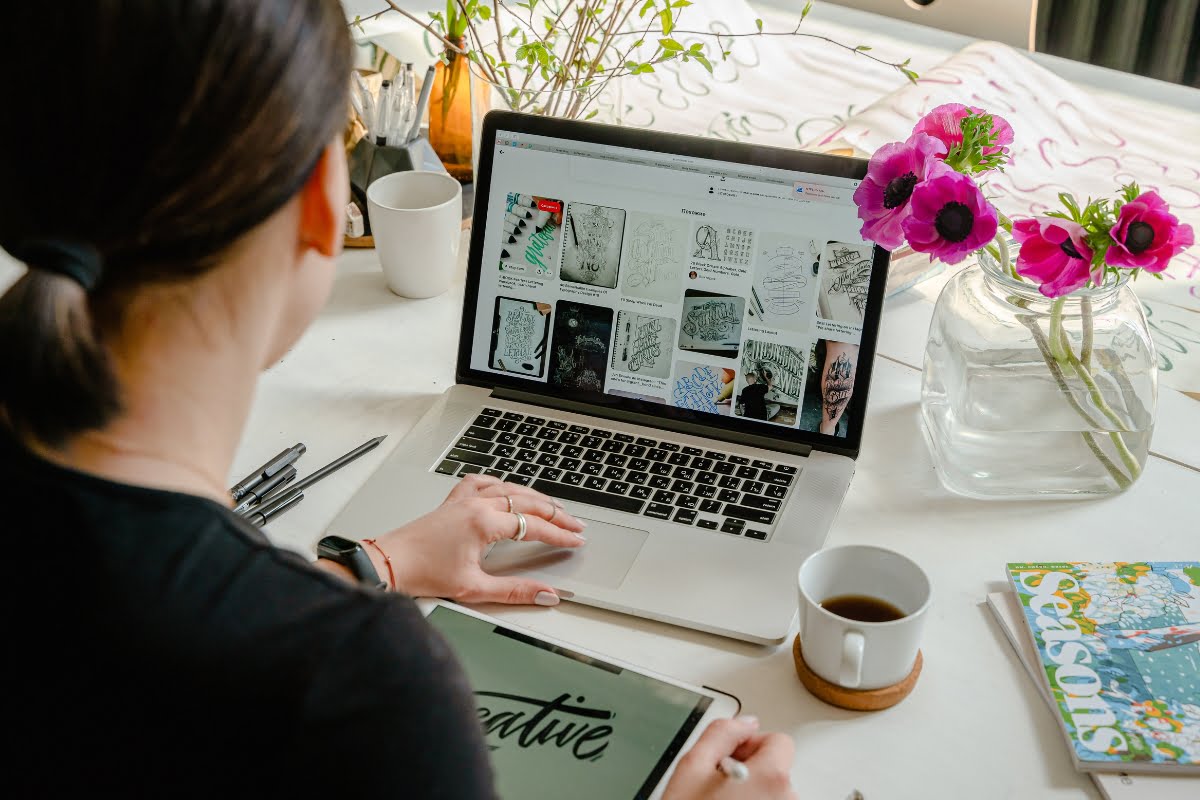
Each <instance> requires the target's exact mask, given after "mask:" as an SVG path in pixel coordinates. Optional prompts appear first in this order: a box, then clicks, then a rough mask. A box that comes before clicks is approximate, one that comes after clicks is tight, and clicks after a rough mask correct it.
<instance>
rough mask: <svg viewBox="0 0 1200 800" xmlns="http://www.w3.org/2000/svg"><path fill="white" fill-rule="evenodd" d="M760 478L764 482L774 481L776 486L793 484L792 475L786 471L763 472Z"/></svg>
mask: <svg viewBox="0 0 1200 800" xmlns="http://www.w3.org/2000/svg"><path fill="white" fill-rule="evenodd" d="M758 479H759V480H760V481H762V482H763V483H772V484H774V485H776V486H791V485H792V476H791V475H788V474H787V473H786V472H763V473H762V474H761V475H759V476H758Z"/></svg>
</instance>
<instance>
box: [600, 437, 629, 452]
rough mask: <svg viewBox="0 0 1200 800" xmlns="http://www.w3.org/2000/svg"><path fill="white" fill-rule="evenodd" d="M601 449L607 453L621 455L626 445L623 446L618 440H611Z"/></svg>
mask: <svg viewBox="0 0 1200 800" xmlns="http://www.w3.org/2000/svg"><path fill="white" fill-rule="evenodd" d="M600 449H601V450H603V451H604V452H606V453H619V452H621V451H622V450H624V449H625V445H623V444H621V443H620V442H618V441H617V440H616V439H609V440H608V441H607V442H605V443H604V444H602V445H601V446H600Z"/></svg>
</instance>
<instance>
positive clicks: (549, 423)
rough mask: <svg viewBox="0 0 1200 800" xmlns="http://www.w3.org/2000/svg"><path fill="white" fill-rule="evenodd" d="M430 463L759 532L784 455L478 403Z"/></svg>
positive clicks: (782, 479) (786, 478) (648, 512)
mask: <svg viewBox="0 0 1200 800" xmlns="http://www.w3.org/2000/svg"><path fill="white" fill-rule="evenodd" d="M433 471H434V472H439V473H441V474H443V475H453V476H456V477H462V476H463V475H470V474H472V473H477V472H479V473H483V474H485V475H494V476H495V477H497V478H501V479H503V480H505V481H508V482H509V483H516V484H521V485H522V486H531V487H533V488H534V489H537V490H538V491H539V492H542V493H543V494H548V495H550V496H552V497H558V498H561V499H563V500H567V501H571V502H577V503H587V504H589V505H594V506H600V507H602V508H611V509H614V510H616V511H624V512H627V513H630V514H638V515H642V516H646V517H651V518H653V519H659V520H667V521H670V522H675V523H678V524H680V525H688V526H691V527H695V528H701V529H706V530H713V531H718V532H720V533H725V534H731V535H734V536H740V537H743V538H745V539H750V540H755V541H766V540H767V537H768V535H769V532H770V528H771V526H772V525H774V523H775V519H776V517H777V516H778V514H779V511H780V509H782V508H783V504H784V502H785V501H786V500H787V495H788V492H789V491H791V487H792V484H793V482H794V480H795V478H796V475H797V471H796V468H795V467H793V466H789V465H787V464H775V463H773V462H770V461H764V460H761V459H749V458H746V457H744V456H738V455H733V454H731V453H725V452H722V451H720V450H708V449H702V448H699V447H691V446H687V445H681V444H678V443H675V442H671V441H668V440H662V439H650V438H647V437H643V436H637V437H635V436H631V435H629V434H626V433H618V432H616V431H610V430H606V429H604V428H593V427H590V426H587V425H571V424H568V423H566V422H562V421H561V420H556V419H548V418H545V417H538V416H531V415H525V414H519V413H516V412H513V411H501V410H499V409H495V408H485V409H483V412H482V413H481V414H480V415H479V416H478V417H476V418H475V420H474V421H473V422H472V423H471V424H470V425H468V426H467V427H466V429H465V430H464V431H462V433H461V434H460V435H459V438H458V439H457V441H456V443H455V444H454V446H452V447H450V448H449V449H448V450H447V452H446V453H445V455H444V456H443V457H442V459H441V460H440V461H439V462H438V463H437V464H435V465H434V466H433Z"/></svg>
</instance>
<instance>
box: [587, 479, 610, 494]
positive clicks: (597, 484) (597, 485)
mask: <svg viewBox="0 0 1200 800" xmlns="http://www.w3.org/2000/svg"><path fill="white" fill-rule="evenodd" d="M606 483H608V481H606V480H604V478H601V477H599V476H593V477H591V478H588V479H586V480H585V481H584V482H583V488H585V489H595V490H596V491H600V490H601V489H603V488H604V484H606Z"/></svg>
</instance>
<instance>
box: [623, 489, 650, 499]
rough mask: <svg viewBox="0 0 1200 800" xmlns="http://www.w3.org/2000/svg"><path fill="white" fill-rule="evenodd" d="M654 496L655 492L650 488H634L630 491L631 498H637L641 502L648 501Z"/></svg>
mask: <svg viewBox="0 0 1200 800" xmlns="http://www.w3.org/2000/svg"><path fill="white" fill-rule="evenodd" d="M652 494H654V490H653V489H651V488H650V487H649V486H634V487H633V488H632V489H630V490H629V496H630V497H636V498H637V499H639V500H646V499H648V498H649V497H650V495H652Z"/></svg>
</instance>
